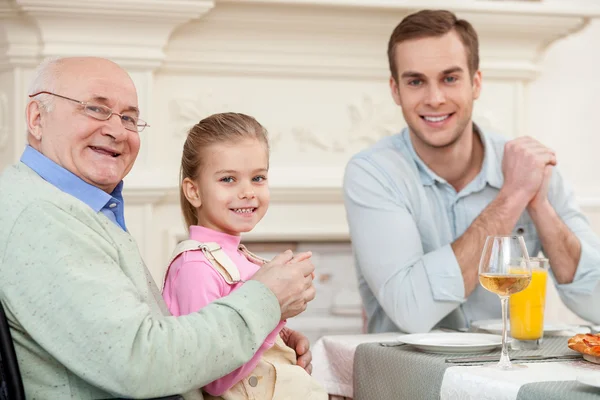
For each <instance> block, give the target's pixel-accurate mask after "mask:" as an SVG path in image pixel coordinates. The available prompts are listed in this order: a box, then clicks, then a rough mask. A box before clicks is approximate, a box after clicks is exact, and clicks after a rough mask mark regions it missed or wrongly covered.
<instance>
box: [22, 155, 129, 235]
mask: <svg viewBox="0 0 600 400" xmlns="http://www.w3.org/2000/svg"><path fill="white" fill-rule="evenodd" d="M21 162H22V163H24V164H25V165H27V166H28V167H29V168H31V169H32V170H34V171H35V172H36V173H37V174H38V175H39V176H41V177H42V178H43V179H44V180H45V181H47V182H48V183H51V184H52V185H54V186H56V187H57V188H58V189H60V190H62V191H63V192H65V193H68V194H70V195H71V196H73V197H76V198H78V199H79V200H81V201H83V202H84V203H85V204H87V205H88V206H90V208H91V209H92V210H94V212H96V213H97V212H101V213H102V214H104V215H106V217H108V219H110V220H111V221H113V222H114V223H115V224H117V225H119V226H120V227H121V228H122V229H123V230H124V231H127V227H126V226H125V216H124V213H123V206H124V203H123V195H122V193H121V192H122V190H123V181H121V182H120V183H119V184H118V185H117V187H116V188H115V190H113V191H112V193H111V194H108V193H106V192H105V191H103V190H102V189H100V188H98V187H96V186H94V185H90V184H89V183H87V182H86V181H84V180H83V179H81V178H80V177H78V176H77V175H75V174H73V173H72V172H70V171H68V170H66V169H65V168H63V167H61V166H60V165H58V164H57V163H55V162H54V161H52V160H51V159H49V158H48V157H46V156H45V155H43V154H42V153H40V152H39V151H37V150H36V149H34V148H33V147H31V146H27V147H26V148H25V151H24V152H23V155H22V156H21Z"/></svg>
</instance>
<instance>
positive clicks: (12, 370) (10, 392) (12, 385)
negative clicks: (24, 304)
mask: <svg viewBox="0 0 600 400" xmlns="http://www.w3.org/2000/svg"><path fill="white" fill-rule="evenodd" d="M0 400H25V390H24V389H23V381H22V380H21V371H19V364H18V363H17V355H16V354H15V346H14V343H13V341H12V336H11V334H10V329H9V328H8V319H7V318H6V314H5V312H4V308H3V307H2V303H1V302H0Z"/></svg>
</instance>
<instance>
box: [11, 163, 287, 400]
mask: <svg viewBox="0 0 600 400" xmlns="http://www.w3.org/2000/svg"><path fill="white" fill-rule="evenodd" d="M145 271H146V270H145V266H144V263H143V261H142V258H141V256H140V254H139V252H138V248H137V245H136V243H135V241H134V240H133V238H132V237H131V235H130V234H129V233H127V232H124V231H123V230H121V229H120V228H119V227H118V226H117V225H116V224H115V223H113V222H111V221H110V220H109V219H108V218H106V217H105V216H104V215H103V214H102V213H95V212H93V211H92V209H91V208H90V207H88V206H87V205H86V204H85V203H83V202H81V201H80V200H78V199H76V198H75V197H72V196H70V195H68V194H66V193H64V192H62V191H60V190H59V189H57V188H56V187H55V186H53V185H51V184H49V183H47V182H46V181H44V180H43V179H42V178H40V177H39V175H37V174H36V173H35V172H34V171H32V170H31V169H30V168H29V167H27V166H26V165H24V164H22V163H19V164H17V165H15V166H11V167H8V168H7V169H6V170H5V171H4V172H3V174H2V175H1V176H0V300H1V301H2V303H3V304H4V307H5V309H6V311H7V314H8V319H9V323H10V326H11V333H12V336H13V340H14V341H15V345H16V352H17V358H18V361H19V367H20V369H21V374H22V376H23V381H24V386H25V392H26V394H27V398H28V399H30V400H33V399H52V400H55V399H61V400H62V399H101V398H110V397H115V396H123V397H132V398H144V397H155V396H163V395H167V394H175V393H186V392H188V391H191V392H190V393H189V394H188V395H186V398H202V396H201V394H200V393H199V391H198V390H194V389H196V388H199V387H201V386H204V385H205V384H207V383H209V382H211V381H213V380H215V379H216V378H218V377H221V376H223V375H225V374H227V373H229V372H231V371H233V370H234V369H236V368H237V367H239V366H241V365H242V364H243V363H245V362H247V361H248V360H250V358H251V357H252V355H253V354H254V352H255V351H256V349H258V347H259V346H260V345H261V343H262V342H263V340H264V339H265V337H266V336H267V334H268V333H269V332H271V331H272V330H273V329H274V328H275V326H276V325H277V323H278V322H279V319H280V308H279V303H278V302H277V299H276V298H275V296H274V295H273V293H272V292H271V291H270V290H269V289H267V288H266V287H265V286H264V285H262V284H261V283H259V282H256V281H248V282H247V283H246V284H244V286H243V287H242V288H240V289H239V290H237V291H236V292H234V293H232V294H231V295H230V296H227V297H225V298H222V299H219V300H217V301H215V302H214V303H212V304H210V305H208V306H207V307H205V308H204V309H202V310H201V311H200V312H198V313H195V314H190V315H186V316H182V317H172V316H163V314H162V312H161V306H160V305H159V302H160V301H162V299H158V300H157V299H156V298H155V296H154V295H153V293H152V292H151V290H150V286H149V285H150V284H149V282H148V280H147V274H146V272H145Z"/></svg>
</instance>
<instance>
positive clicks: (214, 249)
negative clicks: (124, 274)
mask: <svg viewBox="0 0 600 400" xmlns="http://www.w3.org/2000/svg"><path fill="white" fill-rule="evenodd" d="M195 250H200V251H202V253H203V254H204V256H205V257H206V259H207V260H208V261H209V262H210V264H211V265H212V267H213V268H214V269H215V271H217V272H218V273H219V274H220V275H221V276H222V277H223V279H225V282H227V283H228V284H230V285H232V284H234V283H238V282H242V279H241V277H240V271H239V270H238V268H237V267H236V265H235V264H234V263H233V261H231V258H229V256H228V255H227V254H226V253H225V252H224V251H223V249H222V248H221V246H219V244H218V243H214V242H206V243H202V242H198V241H197V240H191V239H190V240H184V241H183V242H181V243H179V244H178V245H177V246H176V247H175V250H173V253H172V254H171V259H170V260H169V265H168V267H167V270H166V271H165V274H164V279H163V285H162V290H164V289H165V282H166V281H167V274H168V273H169V268H170V266H171V264H172V263H173V261H175V259H176V258H177V257H179V255H180V254H181V253H185V252H186V251H195Z"/></svg>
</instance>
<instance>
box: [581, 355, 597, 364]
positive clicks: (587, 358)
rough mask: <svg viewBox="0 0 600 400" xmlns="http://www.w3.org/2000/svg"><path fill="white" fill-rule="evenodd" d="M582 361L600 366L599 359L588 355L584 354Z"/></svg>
mask: <svg viewBox="0 0 600 400" xmlns="http://www.w3.org/2000/svg"><path fill="white" fill-rule="evenodd" d="M583 359H584V360H587V361H589V362H593V363H596V364H600V357H596V356H591V355H589V354H584V355H583Z"/></svg>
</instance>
